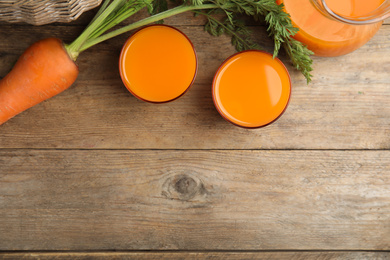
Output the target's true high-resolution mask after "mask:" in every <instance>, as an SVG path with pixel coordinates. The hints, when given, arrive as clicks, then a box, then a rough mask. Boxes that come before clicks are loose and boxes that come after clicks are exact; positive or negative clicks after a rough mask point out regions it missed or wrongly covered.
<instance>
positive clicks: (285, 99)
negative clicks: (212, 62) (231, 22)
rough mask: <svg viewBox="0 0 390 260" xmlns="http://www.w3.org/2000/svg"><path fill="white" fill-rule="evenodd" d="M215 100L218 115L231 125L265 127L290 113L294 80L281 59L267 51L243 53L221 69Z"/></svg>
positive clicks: (217, 80) (215, 84) (225, 62)
mask: <svg viewBox="0 0 390 260" xmlns="http://www.w3.org/2000/svg"><path fill="white" fill-rule="evenodd" d="M212 96H213V101H214V105H215V107H216V108H217V110H218V112H219V113H220V114H221V115H222V117H223V118H225V119H226V120H227V121H229V122H230V123H232V124H234V125H237V126H240V127H244V128H259V127H264V126H266V125H269V124H271V123H273V122H275V121H276V120H277V119H278V118H279V117H280V116H281V115H282V114H283V113H284V111H285V110H286V108H287V106H288V103H289V100H290V96H291V79H290V75H289V73H288V71H287V69H286V67H285V66H284V64H283V63H282V62H281V61H280V60H279V59H278V58H273V57H272V55H271V54H269V53H266V52H263V51H257V50H249V51H243V52H239V53H236V54H234V55H233V56H231V57H229V58H228V59H226V60H225V61H224V62H223V63H222V65H221V66H220V67H219V69H218V70H217V72H216V74H215V76H214V80H213V86H212Z"/></svg>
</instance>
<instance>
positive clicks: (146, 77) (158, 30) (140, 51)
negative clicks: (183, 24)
mask: <svg viewBox="0 0 390 260" xmlns="http://www.w3.org/2000/svg"><path fill="white" fill-rule="evenodd" d="M119 70H120V74H121V78H122V81H123V83H124V84H125V86H126V88H127V89H128V90H129V91H130V92H131V93H132V94H133V95H134V96H136V97H137V98H139V99H141V100H144V101H149V102H153V103H163V102H168V101H172V100H174V99H176V98H178V97H180V96H181V95H183V94H184V93H185V92H186V91H187V90H188V88H189V87H190V86H191V85H192V83H193V81H194V80H195V76H196V72H197V56H196V52H195V49H194V47H193V45H192V43H191V41H190V40H189V39H188V38H187V36H185V35H184V34H183V33H182V32H180V31H179V30H177V29H175V28H173V27H170V26H166V25H152V26H148V27H145V28H143V29H141V30H139V31H138V32H136V33H135V34H133V35H132V36H131V37H130V38H129V39H128V40H127V41H126V43H125V45H124V46H123V49H122V52H121V55H120V60H119Z"/></svg>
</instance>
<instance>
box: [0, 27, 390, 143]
mask: <svg viewBox="0 0 390 260" xmlns="http://www.w3.org/2000/svg"><path fill="white" fill-rule="evenodd" d="M11 28H12V27H2V28H1V29H0V38H1V39H3V40H2V41H1V42H0V50H1V56H2V59H0V76H4V75H5V74H6V73H7V71H8V70H9V69H10V68H11V65H10V64H12V63H13V62H15V61H16V59H17V57H18V56H19V55H20V53H21V52H22V51H23V49H24V48H26V47H27V46H28V45H29V44H30V43H32V42H34V41H35V40H38V39H40V38H44V37H48V36H50V35H52V34H54V35H55V36H59V35H64V38H65V39H67V40H70V39H72V38H73V37H72V35H76V34H77V33H79V31H81V29H80V28H79V27H77V26H73V27H60V28H59V27H57V26H51V27H50V26H48V27H45V28H46V29H45V30H41V29H40V28H38V29H35V27H33V28H30V27H23V26H20V27H16V29H15V30H16V31H14V32H13V33H12V34H9V29H11ZM178 28H179V29H181V30H183V31H184V32H185V33H186V34H188V35H189V37H190V38H191V39H192V41H193V42H194V45H195V47H196V49H197V51H198V56H199V73H198V77H197V80H196V82H195V85H194V86H193V87H192V88H191V90H190V91H189V92H188V93H187V94H186V95H184V96H183V97H182V98H180V99H179V100H177V101H174V102H172V103H168V104H164V105H153V104H148V103H145V102H141V101H138V100H136V99H135V98H134V97H133V96H131V95H130V94H129V93H128V91H127V90H126V89H125V88H124V86H123V84H122V82H121V80H120V77H119V73H118V67H117V62H118V56H119V52H120V49H121V46H122V44H123V43H124V41H125V39H126V37H127V35H125V36H121V37H119V38H117V39H113V40H111V41H108V42H107V43H102V44H101V45H100V46H99V47H96V48H92V49H91V50H88V51H87V52H85V53H83V54H82V55H81V56H80V58H79V61H78V64H79V67H80V70H81V73H80V76H79V78H78V80H77V81H76V83H75V84H74V85H73V87H71V89H69V90H67V91H66V92H64V93H62V94H60V95H59V96H57V97H55V98H53V99H51V100H48V101H47V102H44V103H42V104H40V105H38V106H36V107H34V108H32V109H30V110H29V111H27V112H25V113H22V114H21V115H19V116H17V117H15V118H14V119H12V120H11V121H9V122H7V123H6V124H4V125H2V126H1V133H2V134H1V137H0V147H2V148H23V147H31V148H53V147H55V148H81V149H83V148H88V149H91V148H109V149H111V148H113V149H389V148H390V140H389V136H390V106H389V103H390V84H389V81H390V74H389V73H388V72H389V71H390V55H389V53H390V39H389V35H390V26H383V28H382V29H381V30H380V31H379V33H378V34H377V35H376V36H375V37H374V38H373V39H372V41H371V42H369V43H368V44H367V45H366V46H364V47H362V48H361V49H359V50H357V51H356V52H354V53H352V54H349V55H346V56H343V57H338V58H315V59H314V72H313V74H314V79H313V83H311V84H310V85H306V83H305V80H304V78H303V77H302V76H301V75H300V73H299V72H297V71H295V70H294V69H292V68H291V66H288V68H289V70H290V72H291V76H292V81H293V93H292V99H291V102H290V106H289V108H288V109H287V111H286V113H285V114H284V115H283V117H282V118H280V119H279V120H278V121H277V122H276V123H274V124H273V125H270V126H268V127H266V128H263V129H258V130H246V129H241V128H238V127H235V126H233V125H231V124H229V123H227V122H225V121H224V120H223V119H222V117H221V116H220V115H219V114H218V113H217V111H216V109H215V108H214V105H213V102H212V97H211V82H212V78H213V75H214V73H215V71H216V70H217V68H218V66H219V65H220V63H221V62H222V61H223V60H224V59H225V58H227V57H228V56H229V55H231V54H233V53H234V49H233V48H232V46H231V45H230V42H229V39H228V38H227V37H220V38H215V37H211V36H209V35H208V34H207V33H205V32H203V29H202V28H201V27H197V26H179V27H178ZM254 30H255V34H256V36H257V37H258V41H259V42H264V43H265V46H266V49H267V50H271V49H272V42H271V41H270V40H269V39H268V37H267V35H266V32H265V30H264V28H262V27H256V28H254ZM362 57H364V58H362ZM281 58H282V60H283V61H285V62H286V64H289V62H288V60H287V59H286V57H284V56H281ZM194 140H196V141H194Z"/></svg>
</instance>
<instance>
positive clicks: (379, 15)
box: [310, 0, 390, 25]
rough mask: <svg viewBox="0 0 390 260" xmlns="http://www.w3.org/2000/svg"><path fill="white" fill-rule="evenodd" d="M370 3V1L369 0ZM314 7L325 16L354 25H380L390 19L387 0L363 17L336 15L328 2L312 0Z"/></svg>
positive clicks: (389, 8)
mask: <svg viewBox="0 0 390 260" xmlns="http://www.w3.org/2000/svg"><path fill="white" fill-rule="evenodd" d="M367 1H369V0H367ZM310 2H311V3H312V4H313V5H314V7H315V8H316V9H317V10H318V11H320V12H321V13H322V14H323V15H325V16H327V17H329V18H331V19H334V20H336V21H339V22H343V23H346V24H352V25H365V24H373V23H379V22H382V21H383V20H385V19H387V18H389V17H390V4H389V3H390V1H389V0H385V1H384V2H383V3H382V4H381V5H380V6H379V7H378V8H377V9H375V10H374V11H372V12H370V13H368V14H366V15H365V16H362V17H347V16H343V15H340V14H338V13H335V12H334V11H333V10H332V9H331V8H330V7H329V6H328V4H327V3H326V0H310Z"/></svg>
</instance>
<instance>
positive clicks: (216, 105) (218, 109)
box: [212, 50, 292, 129]
mask: <svg viewBox="0 0 390 260" xmlns="http://www.w3.org/2000/svg"><path fill="white" fill-rule="evenodd" d="M246 52H259V53H262V54H266V55H268V56H271V57H272V58H273V59H275V60H276V61H277V62H278V63H279V64H280V65H282V67H283V68H284V70H285V72H286V74H287V77H288V82H289V93H288V100H287V103H286V105H285V106H284V108H283V110H282V111H281V112H280V114H279V115H278V116H277V117H276V118H275V119H273V120H272V121H270V122H268V123H266V124H263V125H259V126H243V125H240V124H237V123H236V122H233V121H232V120H230V119H229V118H228V117H227V116H226V115H225V113H223V112H222V110H221V108H220V106H219V104H218V102H217V100H216V97H215V96H216V95H215V85H216V83H215V81H216V78H217V76H218V75H219V73H220V72H221V69H222V67H223V66H224V65H225V64H226V63H228V62H229V61H230V60H231V59H232V58H234V57H235V56H238V55H241V54H242V53H246ZM291 89H292V84H291V76H290V73H289V72H288V69H287V68H286V66H285V65H284V63H283V62H282V61H281V60H280V59H279V58H278V57H273V56H272V54H270V53H269V52H266V51H262V50H244V51H240V52H237V53H235V54H233V55H231V56H229V57H228V58H227V59H225V60H224V61H223V62H222V64H221V65H220V66H219V67H218V69H217V71H216V72H215V74H214V78H213V85H212V97H213V102H214V106H215V108H216V109H217V111H218V113H219V114H220V115H221V116H222V117H223V118H224V119H225V120H226V121H227V122H229V123H231V124H233V125H235V126H239V127H241V128H245V129H259V128H263V127H266V126H269V125H271V124H273V123H274V122H276V121H277V120H278V119H279V118H280V117H281V116H282V115H283V114H284V112H285V111H286V110H287V107H288V105H289V104H290V100H291Z"/></svg>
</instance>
